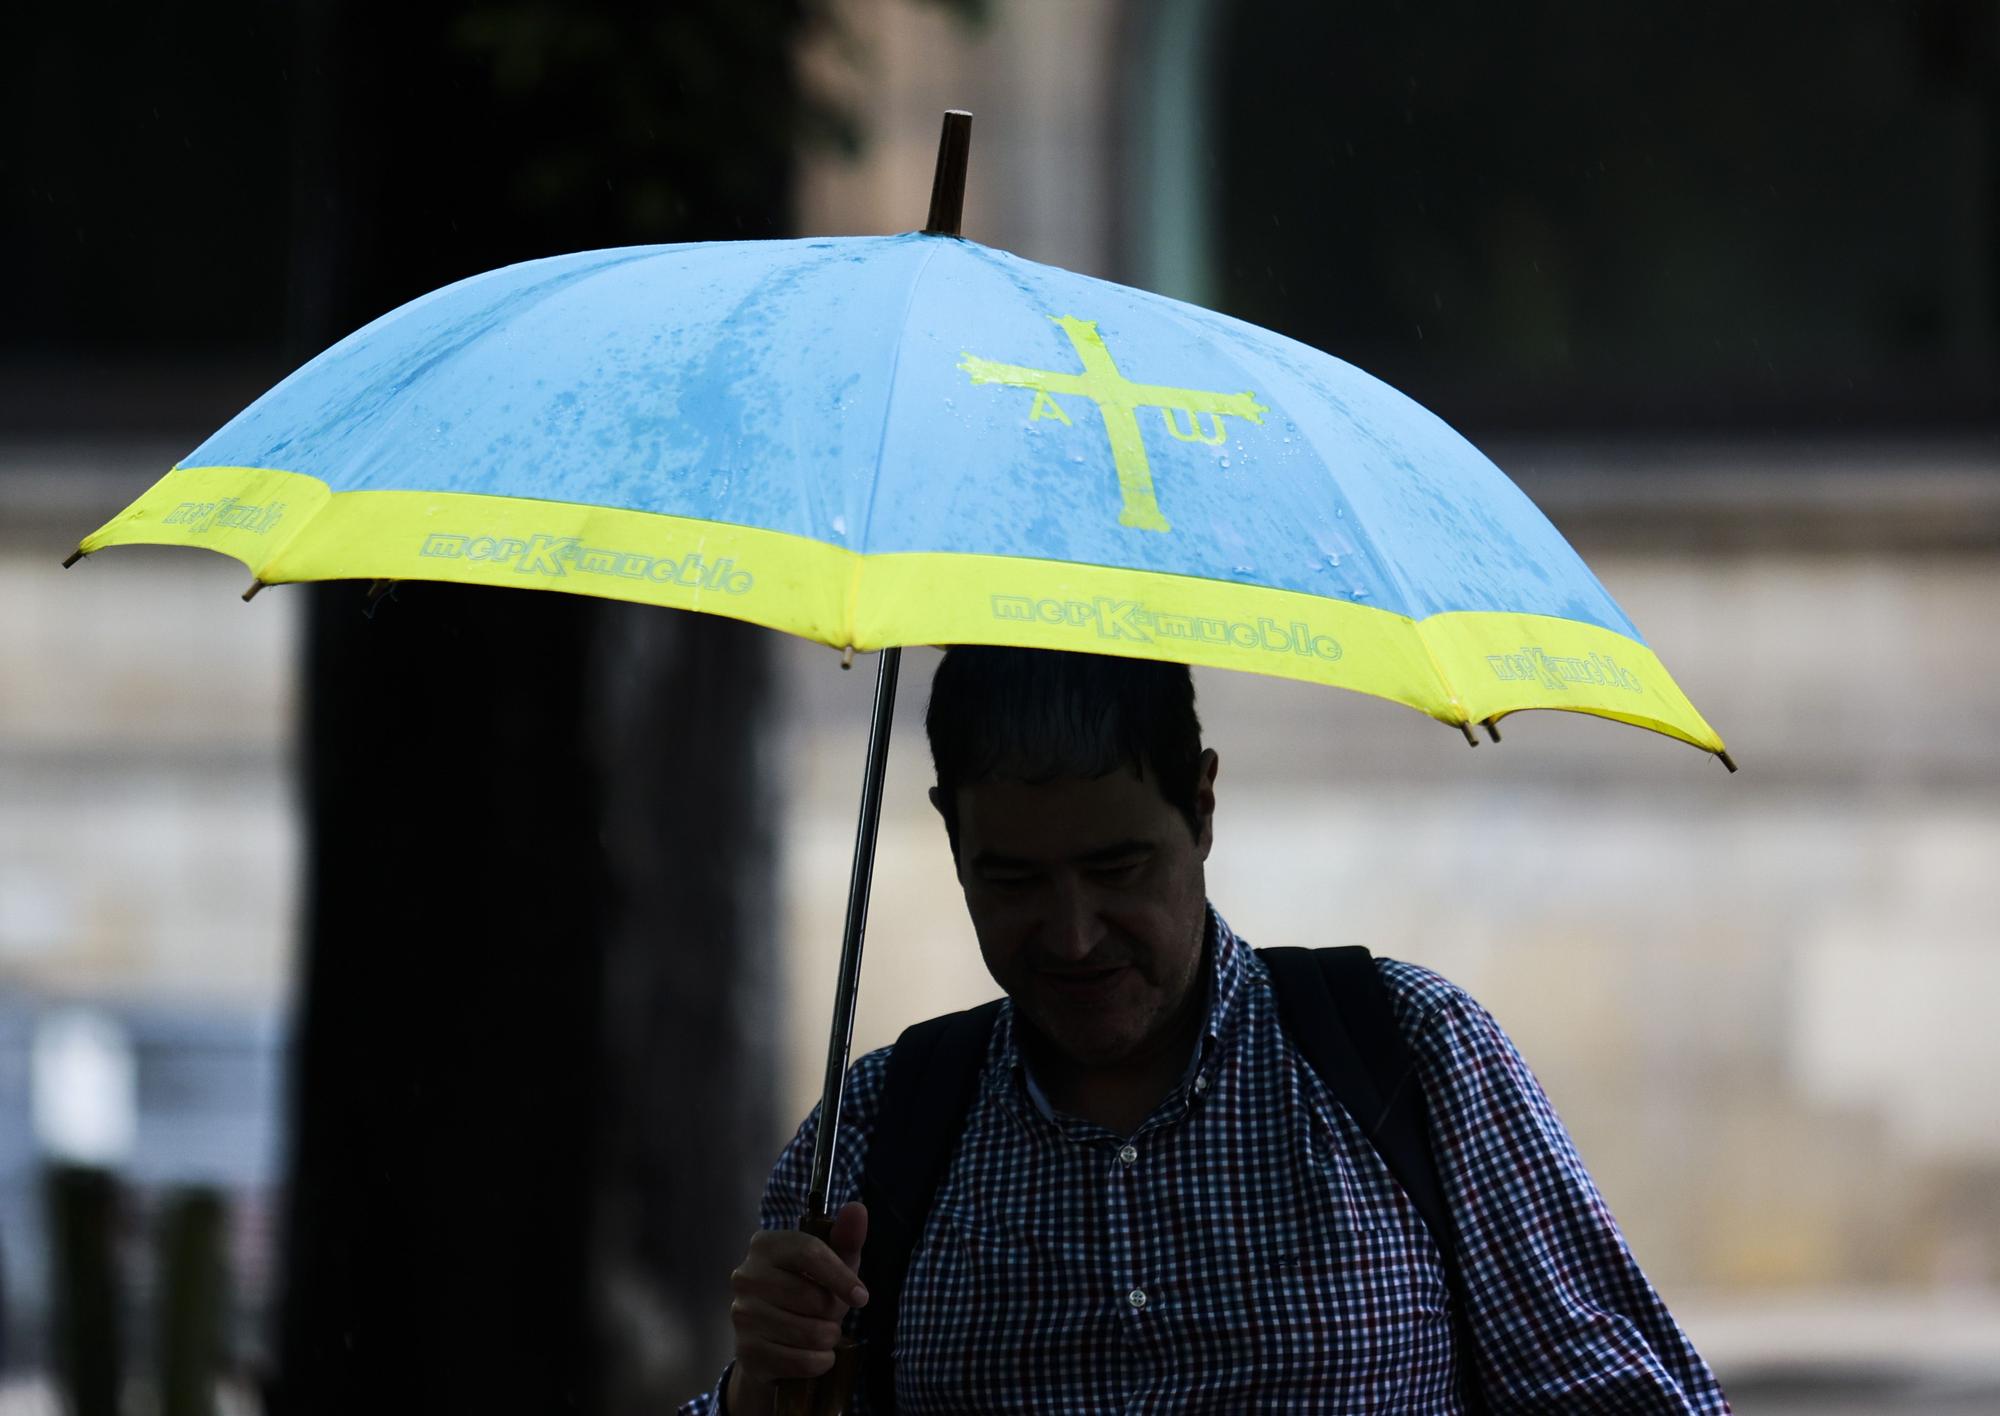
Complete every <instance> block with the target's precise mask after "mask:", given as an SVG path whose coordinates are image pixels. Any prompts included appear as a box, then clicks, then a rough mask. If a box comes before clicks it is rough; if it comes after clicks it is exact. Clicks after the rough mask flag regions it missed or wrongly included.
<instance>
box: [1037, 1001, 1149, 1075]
mask: <svg viewBox="0 0 2000 1416" xmlns="http://www.w3.org/2000/svg"><path fill="white" fill-rule="evenodd" d="M1032 1021H1033V1022H1034V1025H1035V1030H1036V1031H1037V1032H1039V1033H1040V1034H1041V1035H1042V1037H1043V1038H1044V1040H1046V1041H1047V1042H1048V1043H1049V1045H1050V1046H1052V1047H1053V1048H1054V1049H1055V1050H1056V1051H1057V1052H1058V1053H1060V1054H1061V1055H1062V1058H1063V1060H1064V1061H1066V1062H1069V1063H1070V1064H1071V1065H1073V1066H1077V1067H1086V1068H1089V1067H1115V1066H1117V1065H1118V1064H1119V1063H1121V1062H1124V1061H1127V1060H1129V1059H1130V1058H1131V1057H1132V1055H1133V1054H1134V1053H1136V1052H1138V1050H1139V1047H1140V1045H1141V1044H1142V1043H1143V1042H1144V1041H1145V1040H1146V1032H1145V1029H1144V1028H1143V1027H1140V1026H1138V1025H1136V1024H1128V1023H1123V1022H1121V1020H1118V1019H1115V1018H1106V1017H1104V1016H1103V1015H1102V1014H1099V1015H1097V1016H1095V1017H1091V1016H1078V1015H1076V1014H1075V1013H1071V1012H1069V1011H1068V1010H1060V1011H1057V1012H1055V1013H1054V1014H1053V1015H1051V1014H1050V1013H1049V1012H1046V1011H1043V1012H1041V1013H1040V1014H1039V1015H1038V1016H1036V1017H1034V1018H1033V1020H1032Z"/></svg>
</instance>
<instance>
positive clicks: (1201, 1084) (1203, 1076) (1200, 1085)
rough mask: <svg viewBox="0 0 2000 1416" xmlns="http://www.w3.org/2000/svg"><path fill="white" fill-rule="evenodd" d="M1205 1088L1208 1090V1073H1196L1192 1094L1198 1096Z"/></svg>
mask: <svg viewBox="0 0 2000 1416" xmlns="http://www.w3.org/2000/svg"><path fill="white" fill-rule="evenodd" d="M1207 1090H1208V1074H1207V1073H1206V1072H1203V1073H1200V1074H1198V1075H1197V1076H1196V1077H1195V1079H1194V1094H1195V1095H1196V1096H1200V1095H1201V1094H1202V1093H1203V1092H1205V1091H1207Z"/></svg>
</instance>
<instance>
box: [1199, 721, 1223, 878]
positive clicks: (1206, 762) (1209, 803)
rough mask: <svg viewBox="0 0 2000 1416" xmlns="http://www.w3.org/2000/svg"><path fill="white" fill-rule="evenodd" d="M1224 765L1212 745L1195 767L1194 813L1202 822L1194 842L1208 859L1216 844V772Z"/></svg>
mask: <svg viewBox="0 0 2000 1416" xmlns="http://www.w3.org/2000/svg"><path fill="white" fill-rule="evenodd" d="M1221 766H1222V758H1221V757H1220V756H1219V755H1218V754H1217V753H1216V750H1215V749H1214V748H1212V747H1210V748H1204V749H1203V750H1202V754H1201V758H1200V760H1199V761H1197V762H1196V763H1195V769H1194V814H1195V819H1196V820H1197V821H1199V822H1200V823H1201V825H1200V828H1199V829H1198V830H1197V831H1196V832H1195V833H1194V843H1195V847H1196V849H1197V850H1199V851H1200V852H1201V858H1202V859H1203V860H1207V859H1208V852H1209V849H1210V848H1211V847H1212V846H1214V845H1215V774H1216V771H1217V770H1218V769H1219V768H1220V767H1221Z"/></svg>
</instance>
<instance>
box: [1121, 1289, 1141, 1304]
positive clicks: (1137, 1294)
mask: <svg viewBox="0 0 2000 1416" xmlns="http://www.w3.org/2000/svg"><path fill="white" fill-rule="evenodd" d="M1125 1301H1126V1302H1127V1303H1130V1304H1131V1305H1132V1306H1133V1307H1134V1308H1143V1307H1145V1306H1146V1290H1145V1289H1143V1288H1135V1289H1133V1290H1132V1291H1131V1292H1130V1293H1127V1294H1126V1295H1125Z"/></svg>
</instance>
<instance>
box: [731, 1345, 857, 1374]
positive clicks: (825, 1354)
mask: <svg viewBox="0 0 2000 1416" xmlns="http://www.w3.org/2000/svg"><path fill="white" fill-rule="evenodd" d="M736 1360H737V1362H738V1363H739V1364H740V1365H741V1366H742V1367H743V1369H744V1370H745V1371H746V1372H748V1373H749V1374H750V1375H751V1376H753V1377H755V1378H756V1379H757V1380H758V1381H763V1382H781V1381H787V1380H790V1379H792V1378H795V1377H822V1376H825V1375H826V1374H827V1373H828V1372H830V1371H832V1370H833V1351H832V1349H831V1348H825V1349H810V1348H804V1347H785V1346H782V1345H779V1344H775V1343H769V1342H764V1341H762V1340H761V1339H758V1338H743V1339H739V1340H738V1342H737V1344H736Z"/></svg>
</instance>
